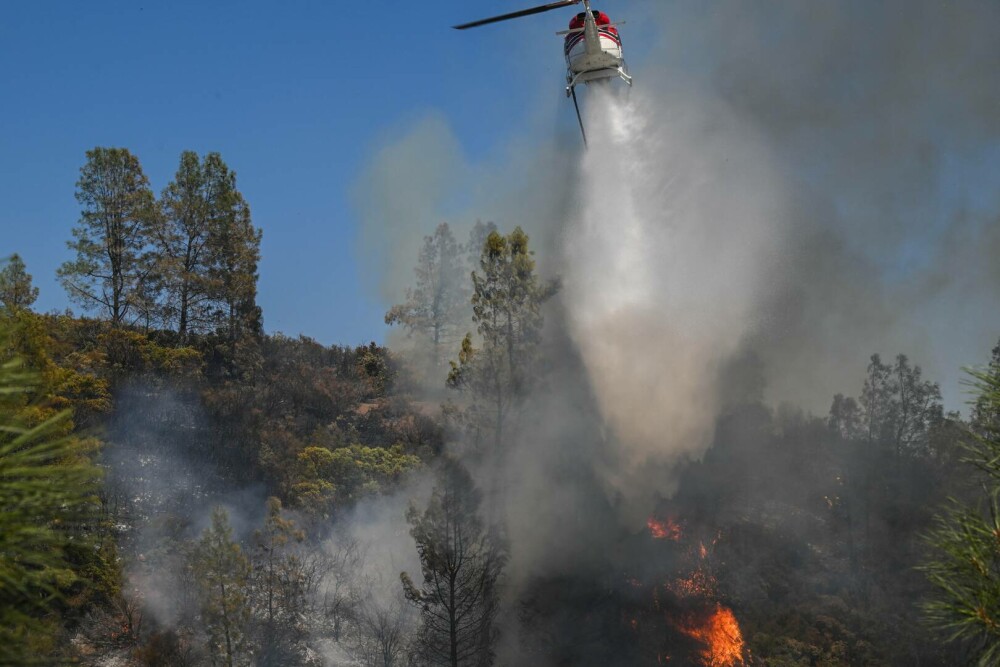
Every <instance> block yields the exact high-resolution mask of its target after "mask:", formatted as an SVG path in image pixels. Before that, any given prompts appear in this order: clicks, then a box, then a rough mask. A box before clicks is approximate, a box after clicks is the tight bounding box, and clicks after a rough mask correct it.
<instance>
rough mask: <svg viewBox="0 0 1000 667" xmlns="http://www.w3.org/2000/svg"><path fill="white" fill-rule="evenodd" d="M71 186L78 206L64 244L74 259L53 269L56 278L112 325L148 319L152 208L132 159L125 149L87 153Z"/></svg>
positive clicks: (153, 204) (151, 297) (74, 297)
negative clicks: (76, 219)
mask: <svg viewBox="0 0 1000 667" xmlns="http://www.w3.org/2000/svg"><path fill="white" fill-rule="evenodd" d="M76 187H77V191H76V199H77V201H78V202H79V203H80V205H81V206H82V207H83V210H82V211H81V213H80V220H79V222H78V223H77V226H76V227H75V228H74V229H73V239H74V240H73V241H70V242H69V243H68V245H69V247H70V249H71V250H74V251H75V252H76V258H75V259H74V260H71V261H68V262H66V263H64V264H63V265H62V266H61V267H60V268H59V272H58V274H59V279H60V281H61V282H62V284H63V286H64V287H65V288H66V291H67V292H68V293H69V296H70V299H72V300H73V301H75V302H77V303H79V304H80V305H82V306H83V307H84V308H85V309H87V310H92V311H98V312H100V313H102V314H103V315H104V316H105V317H107V319H109V320H110V321H111V323H112V324H113V325H114V326H116V327H117V326H121V325H124V324H131V323H134V322H136V321H139V320H141V319H143V318H146V317H148V314H149V311H150V310H151V309H152V301H153V300H154V295H153V294H152V292H151V290H152V287H153V284H152V282H151V273H152V268H153V266H152V265H153V258H152V255H151V253H150V252H149V251H150V244H151V241H152V237H151V232H152V229H153V228H154V227H155V226H156V218H157V215H158V211H157V207H156V202H155V198H154V197H153V192H152V190H150V188H149V180H148V179H147V178H146V175H145V174H144V173H143V171H142V167H141V166H140V164H139V160H138V158H136V157H135V156H134V155H132V153H130V152H129V151H128V149H125V148H95V149H93V150H90V151H87V163H86V164H85V165H84V166H83V167H82V168H81V169H80V180H79V181H77V184H76Z"/></svg>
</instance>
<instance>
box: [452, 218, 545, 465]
mask: <svg viewBox="0 0 1000 667" xmlns="http://www.w3.org/2000/svg"><path fill="white" fill-rule="evenodd" d="M472 285H473V293H472V311H473V315H472V320H473V322H474V323H475V325H476V331H477V332H478V334H479V341H480V346H479V347H478V348H477V347H475V344H474V342H473V337H472V335H471V334H469V335H466V337H465V339H464V340H463V341H462V347H461V350H460V352H459V357H458V360H457V361H453V362H451V372H450V373H449V375H448V385H449V386H450V387H453V388H456V389H460V390H463V391H465V392H467V394H468V395H469V406H468V408H467V409H466V413H465V415H466V421H467V425H468V426H469V428H470V430H471V432H472V433H473V437H474V439H475V440H476V441H477V444H478V443H480V442H483V441H484V440H485V441H487V442H490V443H491V444H492V445H493V447H494V449H498V448H499V447H500V444H501V443H502V441H503V434H504V429H505V426H506V424H507V422H508V420H509V417H510V414H511V413H512V411H514V410H515V409H516V408H518V407H519V406H520V405H521V404H522V403H523V401H524V399H525V398H526V397H527V396H528V394H529V392H530V391H531V389H532V388H533V387H534V386H535V384H536V383H537V380H538V379H539V377H540V372H539V360H540V359H539V344H540V343H541V337H542V325H543V323H544V318H543V316H542V311H541V308H542V304H543V303H544V302H545V301H546V300H547V299H548V298H549V297H551V296H552V295H553V294H554V293H555V291H556V289H557V288H558V285H557V284H556V283H554V282H553V283H542V282H541V281H539V279H538V276H537V275H536V273H535V260H534V257H533V253H532V252H531V250H530V249H529V248H528V235H527V234H525V233H524V232H523V231H522V230H521V228H520V227H517V228H516V229H515V230H514V231H513V232H511V233H510V235H508V236H502V235H501V234H499V233H497V232H495V231H494V232H491V233H490V234H489V236H488V237H487V238H486V242H485V243H484V244H483V249H482V253H481V255H480V260H479V271H474V272H473V274H472Z"/></svg>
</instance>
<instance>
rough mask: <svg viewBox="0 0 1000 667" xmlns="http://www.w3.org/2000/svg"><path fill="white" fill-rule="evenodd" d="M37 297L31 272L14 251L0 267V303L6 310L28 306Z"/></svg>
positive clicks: (36, 289)
mask: <svg viewBox="0 0 1000 667" xmlns="http://www.w3.org/2000/svg"><path fill="white" fill-rule="evenodd" d="M37 298H38V288H37V287H33V286H32V284H31V274H30V273H28V272H27V271H25V267H24V261H23V260H22V259H21V257H20V255H18V254H17V253H14V254H13V255H11V256H10V259H8V260H7V262H6V263H5V264H4V266H3V268H2V269H0V303H2V304H3V307H4V308H5V309H6V310H8V311H14V310H20V309H22V308H30V307H31V304H33V303H35V299H37Z"/></svg>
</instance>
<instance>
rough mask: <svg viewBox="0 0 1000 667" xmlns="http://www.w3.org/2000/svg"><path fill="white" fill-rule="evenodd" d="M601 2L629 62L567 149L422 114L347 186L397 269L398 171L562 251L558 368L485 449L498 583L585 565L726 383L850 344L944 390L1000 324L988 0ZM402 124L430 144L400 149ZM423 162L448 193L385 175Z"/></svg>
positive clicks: (793, 393) (858, 359)
mask: <svg viewBox="0 0 1000 667" xmlns="http://www.w3.org/2000/svg"><path fill="white" fill-rule="evenodd" d="M615 12H616V14H620V15H621V17H623V18H629V19H632V22H630V24H629V25H628V26H626V27H625V28H623V29H622V32H623V33H624V38H625V48H626V53H627V55H630V57H632V61H631V62H632V64H633V70H632V73H633V74H634V75H635V81H636V84H635V87H634V88H633V89H632V91H631V97H630V98H628V101H625V100H624V99H622V98H620V97H615V96H613V95H602V94H601V92H600V90H598V89H596V87H591V88H588V89H587V90H585V91H583V95H582V106H583V109H584V112H585V122H586V124H587V131H588V138H589V140H590V146H589V149H588V150H587V151H582V150H568V149H567V148H566V147H565V146H564V145H563V144H562V143H561V142H562V135H560V134H558V133H555V136H544V135H540V134H537V133H536V134H526V135H525V136H523V137H516V138H510V140H511V142H512V143H513V144H515V146H516V148H514V149H512V150H510V151H507V152H504V153H502V154H496V155H492V156H490V157H488V158H486V160H485V163H483V162H476V161H473V160H470V159H469V158H467V157H466V156H464V155H463V154H462V153H461V151H457V150H453V147H454V146H457V145H458V140H457V139H456V138H455V137H454V136H453V135H452V134H451V132H450V131H449V130H448V129H447V127H446V126H442V125H434V126H433V127H428V126H427V125H425V124H420V125H416V126H414V127H413V130H412V133H410V134H408V135H406V136H405V137H404V138H403V139H402V140H400V141H399V142H397V143H395V144H387V145H385V146H383V147H382V148H381V149H380V151H379V153H378V154H377V155H376V156H375V157H374V158H373V160H372V161H371V162H370V164H369V165H368V168H367V170H366V172H365V174H364V175H363V177H362V178H361V180H360V182H359V188H358V197H357V199H356V201H357V202H358V203H359V210H358V212H359V216H360V219H361V223H362V227H363V229H365V230H366V231H365V234H366V235H367V236H368V237H369V238H383V239H391V240H392V243H391V244H390V243H385V247H386V248H389V246H390V245H391V246H392V248H391V251H389V252H392V253H394V255H393V256H394V257H395V258H396V261H394V262H392V263H391V266H390V265H389V263H387V264H384V265H372V266H383V267H384V268H386V269H387V271H385V272H380V273H379V275H378V279H379V280H383V281H385V282H386V283H392V284H394V285H395V286H396V289H400V288H401V287H402V286H405V285H406V284H408V283H409V282H410V280H411V276H410V274H409V270H410V267H412V265H413V262H414V260H415V258H416V245H415V244H413V245H411V246H409V247H407V246H406V245H405V243H402V242H398V241H399V240H398V239H397V238H395V237H393V236H392V235H391V234H389V233H387V230H390V229H391V224H395V223H393V222H392V221H391V220H390V219H389V218H388V217H387V216H386V214H385V211H386V210H387V208H386V207H387V204H386V203H385V202H390V201H394V198H396V197H402V198H403V199H405V202H402V203H397V204H393V206H394V207H396V208H397V209H400V210H406V211H416V212H418V215H420V216H425V217H427V218H428V219H433V220H434V223H436V222H437V221H439V220H440V219H448V220H449V222H452V221H456V222H471V221H472V220H474V219H475V218H477V217H479V218H483V219H488V220H492V221H494V222H496V223H497V225H498V227H499V228H500V230H501V231H505V232H508V231H510V230H511V229H512V228H513V227H514V226H515V225H521V226H522V227H523V228H524V229H525V230H526V231H527V232H528V233H529V234H530V235H531V236H532V245H533V247H535V248H536V249H538V250H539V254H538V260H539V267H540V269H541V270H542V271H543V272H548V273H557V274H560V275H561V276H562V278H563V281H562V282H563V285H564V288H563V291H562V293H561V294H560V295H559V296H558V297H557V299H556V300H554V301H555V303H553V305H552V307H551V308H550V309H549V310H548V311H547V312H546V318H547V328H548V331H547V333H548V340H547V342H546V350H545V356H546V358H547V359H549V360H550V361H551V362H552V363H553V365H554V366H555V368H556V372H555V373H554V374H553V376H552V377H551V378H550V382H549V385H548V386H547V387H546V389H545V390H544V391H543V392H542V393H541V395H539V396H537V397H533V398H532V405H531V410H530V414H529V415H526V417H525V422H524V424H523V425H522V428H521V430H520V435H519V438H518V439H517V440H516V441H515V442H512V443H511V444H510V447H509V454H508V458H507V461H506V462H505V465H506V468H507V469H506V471H505V472H504V473H503V476H504V477H505V478H506V479H508V480H512V482H511V487H510V489H509V493H508V496H507V499H506V502H507V504H508V507H507V508H506V511H507V515H508V526H507V528H508V530H509V534H510V539H511V561H510V568H509V569H510V571H511V572H512V573H516V575H515V576H516V577H518V578H519V579H520V581H513V582H511V583H512V584H513V587H514V588H517V586H518V585H519V584H521V583H530V580H531V578H532V577H539V576H546V575H547V574H552V573H553V571H554V570H561V571H562V572H570V573H577V574H579V573H581V572H587V571H591V570H589V569H588V568H589V567H590V565H591V564H593V565H595V566H596V565H597V564H598V563H599V562H600V561H601V558H602V552H604V554H603V555H606V553H607V552H608V551H609V550H611V549H612V548H613V547H612V546H611V545H613V544H614V542H615V540H616V539H618V538H619V537H620V536H621V534H622V532H623V531H624V532H626V533H627V532H628V531H629V530H634V529H635V528H636V527H637V526H638V524H639V521H640V520H642V519H644V518H645V516H646V515H647V514H648V512H649V511H650V510H651V508H652V507H653V506H654V504H655V499H656V498H657V496H664V497H666V496H669V495H670V494H671V493H673V492H674V490H675V489H676V486H677V481H678V480H677V474H678V470H681V469H682V467H683V466H682V464H683V462H685V461H688V460H692V459H698V458H700V457H702V456H703V455H704V454H705V451H706V449H707V448H708V447H709V446H710V444H711V443H712V442H713V435H714V433H713V431H714V428H715V425H716V423H717V421H718V418H719V416H720V412H722V411H723V410H724V408H725V404H726V403H727V401H730V400H733V399H736V400H738V399H740V398H743V397H744V396H741V394H746V395H750V396H754V397H756V396H759V395H760V394H761V392H763V395H764V397H765V398H766V399H767V400H768V401H769V402H771V403H780V402H783V401H789V402H792V403H794V404H795V405H798V406H801V407H802V408H804V409H806V410H809V411H812V412H814V413H818V414H824V413H825V412H826V411H827V410H828V408H829V405H830V400H831V397H832V396H833V394H835V393H838V392H842V393H846V394H857V393H858V391H859V389H860V383H861V380H862V378H863V372H864V368H865V364H866V363H867V359H868V356H869V355H870V354H872V353H875V352H878V353H881V354H882V355H883V356H891V355H893V354H895V353H897V352H901V353H905V354H907V355H908V356H909V357H910V359H911V361H913V362H914V363H916V364H919V365H921V366H923V367H924V376H925V377H929V378H932V379H936V380H939V381H940V382H941V383H942V389H943V393H944V396H945V402H946V405H947V406H948V407H949V408H957V407H960V406H961V403H962V400H963V396H962V394H961V390H960V384H959V379H960V375H961V371H960V368H961V367H962V366H964V365H968V364H974V363H981V362H983V361H984V360H985V359H986V357H987V355H988V352H989V349H990V347H991V346H992V345H993V343H994V342H995V341H996V338H997V335H998V334H1000V310H998V309H997V308H996V304H997V288H998V286H1000V271H998V269H997V262H996V261H995V258H996V257H997V256H998V253H1000V224H998V222H1000V190H997V188H996V183H995V178H996V174H997V173H1000V77H997V76H996V71H998V68H1000V40H996V38H995V34H994V33H995V26H997V25H1000V6H998V5H996V3H990V2H976V1H973V2H968V3H962V4H961V5H955V4H948V3H931V2H915V3H914V2H901V1H899V0H893V1H891V2H887V3H882V4H880V5H878V6H872V5H871V4H870V3H862V2H846V3H839V4H837V5H835V6H834V5H830V6H826V5H824V6H817V5H801V6H789V5H788V4H787V3H772V2H764V3H752V4H748V3H741V2H736V1H733V2H723V3H713V4H712V5H703V4H694V3H655V4H654V3H631V4H628V5H624V6H620V7H619V8H618V9H616V10H615ZM614 18H616V19H617V18H620V17H619V16H615V17H614ZM635 19H641V21H635ZM633 36H634V38H635V41H634V42H633V41H631V40H632V39H633ZM643 38H646V39H647V43H646V44H642V43H641V40H642V39H643ZM632 49H634V50H632ZM636 54H639V57H634V56H636ZM563 113H564V114H566V115H567V116H568V115H569V114H571V113H572V112H571V110H570V109H569V108H568V107H567V108H566V109H564V110H563ZM553 124H555V123H554V122H553ZM442 134H443V136H444V137H446V140H442ZM414 145H426V146H429V147H430V146H443V148H435V149H433V150H436V151H438V152H437V153H436V154H435V155H434V157H433V158H430V162H428V159H429V158H428V156H427V154H425V153H423V152H421V155H420V158H419V160H413V161H412V163H411V160H410V158H408V157H407V156H408V154H409V153H411V152H412V151H411V149H410V148H409V147H411V146H414ZM440 159H444V160H445V162H444V163H441V162H439V160H440ZM421 164H424V165H426V164H444V167H443V172H442V173H444V174H446V175H455V178H456V180H455V182H454V183H452V185H451V186H450V187H452V188H453V189H454V188H458V189H461V191H462V195H461V197H460V198H459V199H457V200H456V199H454V198H452V199H447V198H442V197H440V196H438V195H437V194H435V193H434V192H433V191H432V192H430V193H428V192H427V191H425V190H423V189H420V188H413V187H412V186H411V184H408V183H406V182H405V181H400V180H399V179H400V178H401V177H405V174H407V173H410V172H411V170H412V169H416V168H418V167H419V165H421ZM539 165H543V166H544V168H543V169H540V168H539ZM542 172H544V174H542ZM417 182H418V183H419V182H420V181H419V180H418V181H417ZM446 199H447V200H446ZM373 202H381V203H378V204H373ZM409 215H410V217H409V218H406V217H405V216H404V218H403V220H410V219H412V215H413V214H409ZM403 220H400V221H398V224H403ZM432 229H433V224H428V225H426V226H424V227H423V228H422V229H421V230H420V234H427V233H430V231H432ZM405 238H406V237H405V235H404V236H403V239H404V240H405ZM376 270H378V269H376ZM386 276H389V278H388V279H387V278H386ZM745 437H746V439H747V440H753V439H754V438H758V437H761V436H760V435H759V434H756V433H755V434H746V435H745ZM602 501H605V502H606V505H610V506H611V507H613V508H614V509H615V511H616V512H617V514H616V516H614V517H609V516H607V515H606V513H605V510H604V508H602ZM608 501H609V502H608ZM515 595H516V593H515Z"/></svg>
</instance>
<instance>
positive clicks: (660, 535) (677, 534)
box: [646, 516, 682, 542]
mask: <svg viewBox="0 0 1000 667" xmlns="http://www.w3.org/2000/svg"><path fill="white" fill-rule="evenodd" d="M646 527H647V528H649V534H650V535H651V536H652V537H653V539H654V540H664V539H666V540H673V541H674V542H679V541H680V539H681V537H682V532H681V527H680V524H678V523H677V522H676V521H674V519H673V517H669V516H668V517H667V518H666V519H657V518H656V517H653V516H651V517H649V518H648V519H646Z"/></svg>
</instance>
